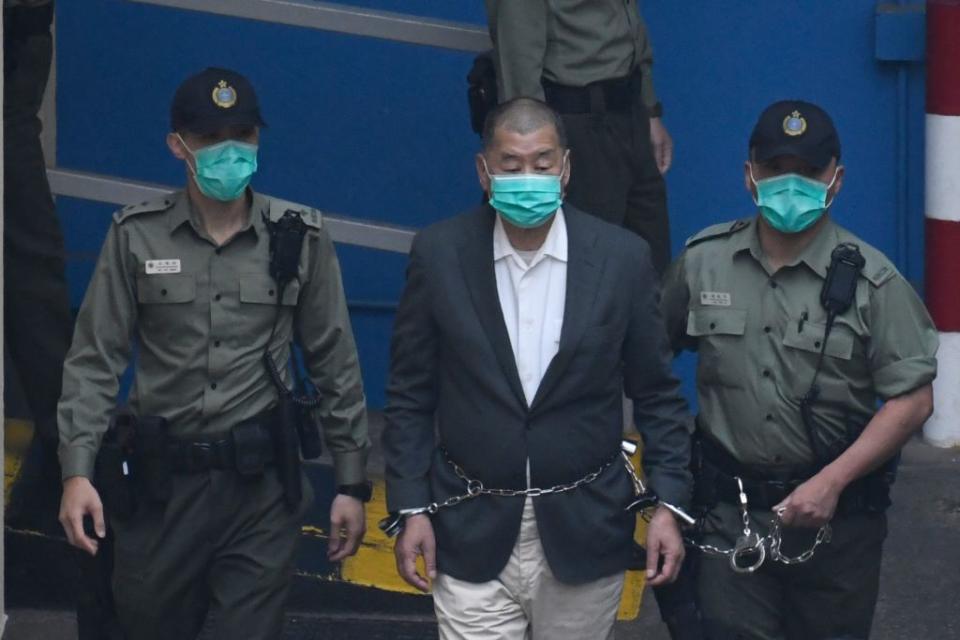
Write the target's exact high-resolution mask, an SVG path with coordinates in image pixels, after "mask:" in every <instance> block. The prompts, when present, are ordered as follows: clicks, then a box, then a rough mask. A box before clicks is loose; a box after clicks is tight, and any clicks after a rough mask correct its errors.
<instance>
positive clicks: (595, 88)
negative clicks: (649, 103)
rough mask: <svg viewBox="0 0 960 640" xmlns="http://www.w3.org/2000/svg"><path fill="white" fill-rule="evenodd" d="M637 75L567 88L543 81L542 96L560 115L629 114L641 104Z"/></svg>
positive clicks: (638, 76) (638, 77)
mask: <svg viewBox="0 0 960 640" xmlns="http://www.w3.org/2000/svg"><path fill="white" fill-rule="evenodd" d="M639 80H640V75H639V73H636V74H631V75H629V76H625V77H623V78H614V79H612V80H601V81H599V82H592V83H590V84H588V85H586V86H583V87H570V86H567V85H562V84H557V83H555V82H551V81H550V80H546V79H544V80H543V81H542V84H543V94H544V98H545V101H546V103H547V104H548V105H550V106H551V107H553V109H554V110H555V111H557V112H558V113H562V114H581V113H605V112H611V113H630V112H631V111H633V109H634V107H635V106H637V105H638V104H639V103H640V88H639Z"/></svg>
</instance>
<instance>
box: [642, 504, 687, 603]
mask: <svg viewBox="0 0 960 640" xmlns="http://www.w3.org/2000/svg"><path fill="white" fill-rule="evenodd" d="M685 554H686V550H685V549H684V548H683V537H682V536H681V535H680V527H679V526H677V521H676V519H675V518H674V517H673V514H672V513H670V511H669V510H668V509H666V508H665V507H657V510H656V511H655V512H654V514H653V518H651V519H650V524H649V525H648V526H647V584H649V585H650V586H651V587H659V586H660V585H662V584H668V583H670V582H673V581H674V580H676V579H677V574H678V573H679V572H680V565H681V564H683V556H684V555H685ZM661 558H662V561H663V566H662V567H661V566H660V563H661Z"/></svg>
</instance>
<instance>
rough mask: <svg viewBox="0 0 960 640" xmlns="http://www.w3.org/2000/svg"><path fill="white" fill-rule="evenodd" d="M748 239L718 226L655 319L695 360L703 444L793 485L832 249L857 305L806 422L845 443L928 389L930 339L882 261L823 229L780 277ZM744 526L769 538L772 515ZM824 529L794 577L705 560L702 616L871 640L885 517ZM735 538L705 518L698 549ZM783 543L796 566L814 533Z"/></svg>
mask: <svg viewBox="0 0 960 640" xmlns="http://www.w3.org/2000/svg"><path fill="white" fill-rule="evenodd" d="M756 225H757V221H756V220H755V219H751V220H740V221H736V222H727V223H723V224H721V225H716V226H714V227H711V228H709V229H706V230H705V231H703V232H701V233H700V234H698V235H696V236H694V237H693V238H691V239H690V240H689V241H688V242H687V247H686V249H685V250H684V252H683V253H682V254H681V256H680V257H679V258H678V259H677V260H676V261H675V263H674V264H673V265H672V266H671V268H670V270H669V271H668V273H667V276H666V279H665V284H664V293H663V302H662V305H663V311H664V315H665V320H666V325H667V330H668V332H669V334H670V339H671V343H672V344H673V346H674V348H675V349H677V350H680V349H684V348H689V349H694V350H696V351H697V352H698V367H697V397H698V400H699V407H700V415H699V419H698V428H699V430H700V431H701V432H702V433H703V434H705V435H706V436H708V437H709V438H711V439H712V440H713V441H714V442H716V443H717V444H719V445H720V446H721V447H722V448H723V449H724V450H725V451H726V452H728V453H729V454H730V455H732V456H733V457H734V458H735V459H736V460H737V461H738V462H739V463H741V464H743V465H750V466H756V467H762V468H766V469H769V470H771V471H772V472H773V473H775V471H776V470H778V469H779V470H782V471H783V472H784V473H785V474H789V470H790V469H792V468H793V469H795V468H800V467H805V466H806V467H809V466H810V465H812V464H814V462H815V461H814V457H813V453H812V451H811V449H810V444H809V441H808V439H807V436H806V432H805V430H804V425H803V422H802V420H801V415H800V407H799V402H800V399H801V398H803V396H804V394H805V393H806V391H807V388H808V387H809V385H810V382H811V380H812V378H813V373H814V368H815V367H816V362H817V357H818V355H819V352H820V348H821V346H822V344H821V343H822V341H823V339H824V328H825V321H826V312H825V311H824V309H823V308H822V307H821V305H820V301H819V297H820V291H821V288H822V287H823V282H824V279H825V277H826V269H827V267H828V265H829V264H830V254H831V251H832V250H833V248H834V247H835V246H837V244H839V243H841V242H854V243H856V244H857V245H858V246H859V247H860V250H861V252H862V253H863V256H864V258H865V259H866V265H865V267H864V268H863V271H862V275H861V277H860V279H859V281H858V282H857V287H856V296H855V301H854V304H853V305H852V307H851V308H850V309H849V310H848V311H847V312H846V313H844V314H842V315H841V316H839V317H838V318H837V320H836V324H835V326H834V328H833V330H832V332H831V334H830V336H829V340H828V342H827V346H826V356H825V358H824V364H823V368H822V370H821V372H820V377H819V381H820V382H819V384H820V387H821V390H822V394H821V399H822V402H820V403H818V404H817V407H816V414H817V418H818V424H819V426H820V428H821V429H823V430H824V431H825V432H827V434H826V435H827V437H828V438H829V437H845V435H846V432H845V429H846V428H847V421H849V420H853V421H855V422H857V423H858V424H859V425H860V426H861V427H862V426H863V425H866V423H867V421H868V420H869V418H870V417H871V416H872V414H873V412H874V408H875V407H876V406H877V403H878V401H881V400H885V399H887V398H891V397H895V396H898V395H901V394H903V393H906V392H909V391H911V390H913V389H916V388H918V387H920V386H922V385H925V384H927V383H929V382H930V381H932V380H933V378H934V376H935V373H936V359H935V353H936V349H937V334H936V331H935V329H934V327H933V325H932V323H931V321H930V318H929V316H928V315H927V313H926V310H925V308H924V306H923V304H922V303H921V301H920V300H919V298H918V297H917V295H916V294H915V293H914V291H913V288H912V287H911V286H910V284H909V283H907V282H906V281H905V280H904V279H903V277H902V276H901V275H900V274H899V273H898V272H897V270H896V269H895V268H894V266H893V265H892V264H891V263H890V262H889V260H887V259H886V258H885V257H884V256H883V254H881V253H880V252H879V251H877V250H876V249H874V248H873V247H871V246H869V245H867V244H866V243H864V242H863V241H862V240H859V239H858V238H856V237H855V236H853V235H852V234H850V233H849V232H847V231H846V230H844V229H842V228H841V227H840V226H838V225H837V224H835V223H834V222H833V221H832V220H827V221H826V224H825V226H823V228H822V229H820V231H819V232H818V234H817V236H816V237H815V238H814V239H813V241H812V242H811V244H810V245H809V246H808V247H807V248H806V249H805V250H804V251H803V252H802V254H801V255H800V256H799V258H798V259H797V260H796V261H795V262H794V263H793V264H789V265H786V266H784V267H783V268H781V269H780V270H778V271H777V272H776V273H771V272H770V270H769V267H768V266H767V262H766V260H765V258H764V255H763V251H762V249H761V247H760V241H759V238H758V236H757V229H756ZM752 513H753V516H754V517H753V518H752V524H751V526H752V527H753V528H754V530H758V531H759V532H760V533H761V535H763V534H765V533H766V532H767V524H768V523H769V522H770V521H771V518H772V514H771V513H770V511H762V510H753V511H752ZM832 527H833V538H832V542H831V543H830V544H828V545H824V546H821V547H820V548H819V549H818V550H817V553H816V555H815V556H814V558H813V560H812V561H810V562H809V563H806V564H803V565H798V566H783V565H780V564H775V563H772V562H767V563H766V564H764V566H763V567H762V568H761V569H760V570H759V571H758V572H757V573H756V574H752V575H739V574H734V573H733V572H732V571H731V569H730V567H729V564H728V562H727V560H726V559H720V558H711V557H706V556H704V557H703V558H702V560H701V569H700V578H699V584H700V593H701V606H702V607H703V611H704V616H705V617H706V618H707V619H710V618H713V619H714V620H716V619H730V618H736V619H738V620H740V621H742V622H743V624H745V625H746V627H748V628H749V629H750V632H751V634H752V635H748V636H743V637H748V638H763V639H767V638H771V639H772V638H782V637H783V636H781V635H778V631H777V629H778V626H779V623H778V620H779V619H780V617H781V614H782V613H783V611H784V610H789V611H790V612H791V614H792V615H791V616H788V617H787V619H788V620H794V621H795V622H794V624H799V625H800V626H799V627H798V628H795V629H793V630H792V633H791V635H788V636H787V637H803V638H820V637H829V636H826V635H824V634H826V633H829V630H830V629H831V628H843V627H846V628H850V627H851V626H854V627H855V626H857V625H858V624H859V626H860V628H861V630H862V631H863V632H864V635H863V636H862V637H867V636H866V632H867V631H869V623H870V619H871V618H872V613H873V607H874V603H875V601H876V596H877V586H878V578H879V570H880V556H881V547H882V543H883V540H884V538H885V536H886V516H885V514H884V513H882V512H879V513H863V512H861V513H851V514H838V515H837V516H836V517H835V518H834V520H833V522H832ZM742 529H743V525H742V522H741V520H740V513H739V511H738V509H737V508H736V507H735V506H733V505H730V504H724V503H720V504H717V505H716V506H715V507H714V508H713V510H712V511H711V513H710V515H709V517H708V518H707V522H706V529H705V536H704V539H703V540H702V542H704V543H705V544H712V545H716V546H718V547H721V548H729V547H731V546H732V545H733V544H734V542H735V541H736V539H737V538H738V537H739V536H740V535H742ZM786 532H787V534H788V535H787V536H785V541H784V551H785V552H787V553H797V552H798V551H800V550H803V549H806V548H808V547H809V546H810V544H811V542H812V540H813V537H814V535H815V533H816V530H800V529H794V530H791V529H786ZM781 585H784V586H783V587H781ZM796 621H800V622H799V623H797V622H796ZM864 625H865V628H864ZM734 637H739V636H734ZM857 637H860V636H857Z"/></svg>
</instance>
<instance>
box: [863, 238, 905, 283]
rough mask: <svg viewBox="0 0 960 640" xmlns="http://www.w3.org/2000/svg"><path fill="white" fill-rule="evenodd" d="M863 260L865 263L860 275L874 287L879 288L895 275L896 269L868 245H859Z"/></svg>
mask: <svg viewBox="0 0 960 640" xmlns="http://www.w3.org/2000/svg"><path fill="white" fill-rule="evenodd" d="M860 246H861V250H862V253H863V258H864V260H865V261H866V262H865V264H864V265H863V271H861V275H863V277H864V278H866V279H867V280H869V281H870V284H872V285H873V286H875V287H881V286H883V285H884V284H885V283H887V282H889V281H890V280H891V279H893V278H894V276H896V275H897V269H896V267H894V266H893V264H892V263H891V262H890V259H889V258H887V256H885V255H883V254H882V253H881V252H879V251H877V250H876V249H874V248H873V247H871V246H870V245H866V246H864V245H860Z"/></svg>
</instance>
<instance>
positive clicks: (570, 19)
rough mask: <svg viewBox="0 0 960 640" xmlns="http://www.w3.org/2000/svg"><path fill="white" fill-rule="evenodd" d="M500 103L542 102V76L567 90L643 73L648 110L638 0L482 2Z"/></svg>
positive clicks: (647, 62)
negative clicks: (494, 64)
mask: <svg viewBox="0 0 960 640" xmlns="http://www.w3.org/2000/svg"><path fill="white" fill-rule="evenodd" d="M486 3H487V19H488V23H489V25H490V37H491V38H492V39H493V43H494V59H495V61H496V66H497V79H498V85H499V94H500V95H499V97H500V101H501V102H504V101H506V100H511V99H513V98H519V97H530V98H538V99H540V100H543V87H542V86H541V84H540V79H541V78H546V79H547V80H549V81H551V82H555V83H557V84H562V85H566V86H570V87H583V86H586V85H588V84H590V83H592V82H597V81H600V80H612V79H614V78H622V77H624V76H626V75H629V74H630V73H631V72H632V71H633V70H634V68H637V67H639V69H640V71H641V73H642V74H643V87H642V90H641V97H642V99H643V103H644V104H645V105H647V106H648V107H652V106H653V105H655V104H656V103H657V96H656V94H655V93H654V90H653V71H652V67H653V49H652V48H651V46H650V40H649V38H648V37H647V27H646V25H645V24H644V22H643V18H641V17H640V12H639V11H638V10H637V0H486Z"/></svg>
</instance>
